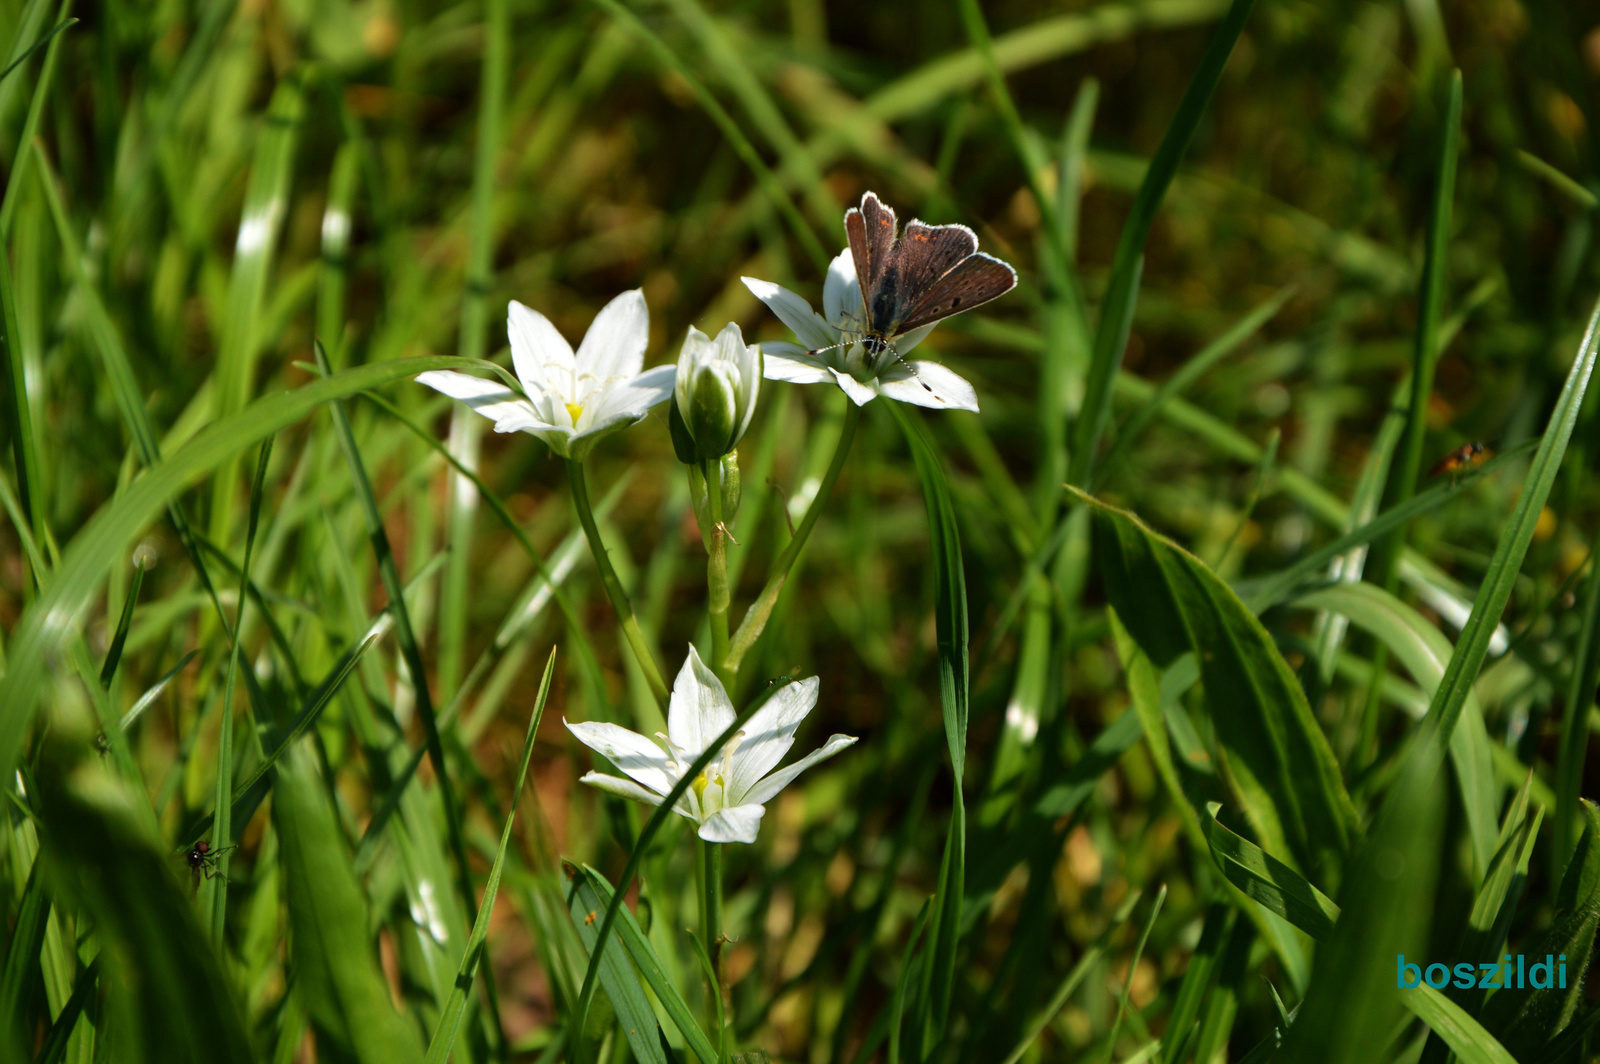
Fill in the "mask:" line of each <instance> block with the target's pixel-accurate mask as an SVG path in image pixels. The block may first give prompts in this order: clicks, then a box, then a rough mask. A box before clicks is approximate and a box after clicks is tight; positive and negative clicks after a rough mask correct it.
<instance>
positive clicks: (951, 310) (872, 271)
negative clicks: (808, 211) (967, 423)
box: [844, 192, 1017, 361]
mask: <svg viewBox="0 0 1600 1064" xmlns="http://www.w3.org/2000/svg"><path fill="white" fill-rule="evenodd" d="M844 228H845V234H846V235H847V236H848V237H849V239H850V257H851V259H852V260H854V262H855V267H856V279H857V281H858V282H859V283H860V285H861V307H862V317H863V320H862V322H861V337H860V342H861V344H862V346H863V347H865V348H866V350H867V353H868V354H869V355H870V356H872V357H873V359H874V361H876V360H877V358H878V356H880V355H882V354H883V353H884V352H886V351H893V350H894V341H895V339H896V338H897V337H900V336H904V335H905V334H907V333H909V332H912V331H914V330H916V329H921V328H923V327H925V326H931V325H933V324H934V323H935V322H938V321H942V320H943V319H945V318H948V317H950V316H951V315H954V314H959V313H961V312H962V311H964V310H971V309H972V308H973V307H976V306H980V305H982V304H984V303H987V302H989V301H990V300H991V299H997V298H999V297H1000V296H1002V295H1005V294H1006V293H1007V292H1009V291H1011V289H1012V288H1014V287H1015V286H1016V283H1017V272H1016V271H1015V270H1013V269H1012V268H1011V267H1010V266H1008V265H1006V264H1005V263H1004V262H1001V261H1000V260H999V259H997V258H995V257H994V256H992V255H985V254H983V253H982V252H980V251H979V250H978V238H977V236H976V235H975V234H974V233H973V232H972V230H971V229H968V228H967V227H966V226H964V225H926V224H924V223H923V222H920V221H912V222H910V223H909V224H908V225H907V226H906V227H905V231H904V232H903V233H901V232H898V225H897V223H896V220H895V213H894V211H893V209H891V208H889V207H886V206H884V205H883V203H882V202H881V201H880V200H879V199H878V197H877V194H876V193H872V192H868V193H867V194H866V195H864V196H862V197H861V206H860V207H852V208H851V209H850V210H848V211H846V212H845V216H844Z"/></svg>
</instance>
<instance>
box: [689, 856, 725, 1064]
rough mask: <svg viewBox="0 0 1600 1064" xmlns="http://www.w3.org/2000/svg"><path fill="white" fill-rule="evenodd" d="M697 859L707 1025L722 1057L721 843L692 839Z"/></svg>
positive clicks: (723, 1034)
mask: <svg viewBox="0 0 1600 1064" xmlns="http://www.w3.org/2000/svg"><path fill="white" fill-rule="evenodd" d="M694 845H695V856H696V857H697V859H698V863H697V867H696V869H695V871H696V873H697V875H696V876H695V878H696V879H697V880H698V881H699V886H700V935H701V937H702V938H704V939H705V946H706V951H707V952H708V953H709V954H710V955H711V971H712V986H711V994H712V999H711V1002H710V1007H709V1008H708V1009H707V1010H706V1013H707V1019H708V1021H709V1024H708V1025H709V1026H710V1027H712V1028H713V1029H715V1030H716V1032H717V1047H718V1051H719V1052H723V1053H724V1054H725V1052H726V1047H725V1045H724V1043H725V1041H726V1038H727V1018H726V1016H725V1015H724V1013H723V1002H722V997H723V994H722V844H721V843H720V842H707V841H706V840H704V839H701V838H696V839H695V840H694Z"/></svg>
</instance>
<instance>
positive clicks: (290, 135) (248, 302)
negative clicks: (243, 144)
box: [210, 69, 308, 543]
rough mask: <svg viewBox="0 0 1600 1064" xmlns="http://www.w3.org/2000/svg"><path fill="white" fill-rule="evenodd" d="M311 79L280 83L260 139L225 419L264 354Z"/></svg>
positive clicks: (230, 339) (220, 384) (224, 498)
mask: <svg viewBox="0 0 1600 1064" xmlns="http://www.w3.org/2000/svg"><path fill="white" fill-rule="evenodd" d="M307 80H308V75H307V74H306V72H305V71H304V70H303V69H296V70H294V71H292V72H291V73H290V74H289V76H288V77H286V78H284V80H283V81H282V82H280V83H279V84H278V87H277V89H276V90H274V92H273V94H272V102H271V103H270V104H268V106H267V114H266V118H265V120H264V121H263V123H262V128H261V131H260V133H258V134H257V137H256V145H255V156H254V158H253V160H252V161H251V164H250V185H249V187H248V188H247V189H246V190H245V194H244V213H243V214H242V215H241V216H240V219H239V231H238V236H237V238H236V239H235V242H234V258H233V272H232V274H230V276H229V278H228V300H227V316H226V317H225V318H224V319H223V326H222V338H221V342H220V349H219V350H218V352H217V369H216V391H215V392H214V393H213V401H214V403H215V404H216V416H217V418H218V419H220V420H226V419H228V418H230V417H232V416H233V415H234V414H235V413H237V412H238V411H240V410H242V409H244V406H245V404H246V403H248V402H249V401H250V390H251V388H252V387H253V386H254V384H255V367H256V359H257V356H258V355H259V353H260V351H261V345H262V340H263V337H262V336H261V322H262V308H263V306H264V305H265V303H266V298H267V281H268V279H269V277H270V276H271V274H272V261H273V252H274V249H275V248H276V247H277V243H278V232H279V230H280V229H281V228H282V226H283V219H284V216H285V215H286V214H287V213H288V205H289V182H290V179H291V178H292V177H293V175H294V158H295V142H296V139H297V136H298V133H299V129H300V119H301V116H302V115H303V114H304V113H305V105H306V101H305V93H306V81H307ZM236 476H237V466H236V465H235V464H234V463H233V462H225V463H223V465H222V466H221V468H220V469H219V470H218V471H217V477H216V480H214V481H213V482H212V490H211V532H210V535H211V538H212V539H213V540H215V541H216V542H217V543H227V542H228V529H229V524H230V522H231V521H232V520H233V513H234V510H235V506H234V498H233V493H234V485H235V478H236Z"/></svg>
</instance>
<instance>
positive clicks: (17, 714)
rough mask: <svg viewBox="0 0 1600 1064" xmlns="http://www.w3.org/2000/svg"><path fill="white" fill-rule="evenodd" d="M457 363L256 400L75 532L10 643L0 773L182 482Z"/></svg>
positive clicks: (416, 362) (355, 374)
mask: <svg viewBox="0 0 1600 1064" xmlns="http://www.w3.org/2000/svg"><path fill="white" fill-rule="evenodd" d="M459 366H460V359H457V358H455V357H453V356H451V357H439V356H433V357H426V358H410V359H401V360H397V361H392V362H385V363H382V364H379V365H370V366H362V367H359V368H357V369H352V370H346V371H344V372H342V373H339V374H337V375H335V376H332V377H330V378H327V379H325V380H321V381H317V382H315V383H313V384H309V385H307V386H306V387H304V388H300V389H298V390H296V391H292V392H282V393H278V394H276V395H271V396H267V397H266V398H263V399H258V400H257V401H256V402H254V403H252V404H250V406H248V407H246V408H245V409H244V410H243V411H241V412H240V413H239V414H238V415H237V416H236V417H234V418H233V419H231V420H230V421H227V422H217V423H214V424H212V425H209V426H207V427H206V428H205V429H203V430H201V431H200V432H199V433H197V434H195V436H194V438H193V439H191V440H190V441H189V442H188V443H187V444H185V445H184V446H183V447H182V448H180V449H179V450H177V451H175V452H174V453H173V454H172V455H170V456H169V457H167V458H166V459H164V460H162V461H161V462H159V463H158V464H157V465H156V466H154V467H153V468H151V469H150V470H148V471H147V472H146V473H145V475H144V476H142V477H140V478H139V479H138V480H136V481H134V482H133V483H132V484H131V485H129V486H128V488H127V489H126V490H124V491H122V492H120V493H119V494H118V495H117V496H116V497H115V498H113V499H112V500H111V501H110V502H109V503H108V504H107V505H106V506H104V507H102V508H101V510H100V511H99V512H97V513H96V514H95V515H94V517H93V518H91V519H90V520H89V521H88V523H87V524H85V525H84V526H83V528H82V529H80V530H79V532H78V534H77V535H76V536H74V537H73V538H72V541H71V542H70V543H69V544H68V546H67V548H66V550H65V552H64V553H63V556H62V559H61V565H60V566H59V567H58V568H57V570H56V572H55V575H54V576H53V578H52V579H51V582H50V585H49V587H48V588H46V589H45V591H44V593H43V594H41V595H40V596H39V598H38V599H37V600H35V602H34V603H33V605H31V606H30V607H29V608H28V609H27V611H26V612H25V613H24V614H23V615H22V617H21V619H20V621H19V622H18V624H17V625H16V627H15V628H14V629H13V633H12V641H11V645H10V646H9V647H8V648H7V649H8V651H9V653H8V659H9V665H10V667H9V670H8V671H7V673H6V675H5V676H4V677H3V678H0V702H3V703H4V704H5V706H6V713H5V714H4V715H0V778H7V779H9V778H10V776H11V773H12V772H14V771H15V770H16V767H17V758H18V756H19V755H20V753H21V751H22V746H23V740H24V737H25V736H26V734H27V730H28V726H29V724H30V723H31V721H32V719H33V711H34V709H35V707H37V705H38V703H39V699H40V698H41V697H42V696H43V694H44V691H45V688H46V685H47V683H48V676H49V667H48V662H49V661H50V660H52V659H54V658H57V657H59V656H60V654H61V651H62V648H63V647H64V646H65V645H66V642H67V640H68V639H69V638H71V636H72V634H73V633H74V632H75V631H77V630H78V627H79V625H81V623H82V620H83V617H84V616H85V613H86V611H87V610H88V609H89V606H90V604H91V602H92V600H93V597H94V595H95V593H96V591H97V590H98V589H99V587H100V584H101V582H102V581H103V580H104V579H105V578H106V575H107V573H108V572H109V571H110V569H111V566H112V565H114V564H116V561H117V559H119V558H124V557H126V556H127V551H128V548H129V547H130V546H131V545H132V543H133V541H134V539H135V538H136V537H137V536H138V535H139V533H140V532H141V531H142V530H143V529H144V528H145V527H146V525H148V524H149V522H150V521H151V520H152V519H154V518H155V517H156V516H157V515H158V514H160V513H161V512H162V511H163V510H164V509H165V508H166V507H167V505H168V504H169V503H170V502H171V501H172V500H173V499H175V498H177V496H178V494H179V493H180V492H181V491H183V490H184V489H185V488H187V487H189V486H190V485H192V484H194V483H195V482H196V481H198V480H199V479H200V478H201V477H203V476H204V475H205V474H207V473H209V472H210V471H212V470H213V469H215V468H217V466H218V465H220V464H221V463H222V462H223V461H224V460H226V459H227V458H230V457H233V456H234V455H237V454H239V453H240V452H241V451H243V450H244V449H245V448H247V447H249V446H250V445H251V444H254V443H259V442H260V441H261V440H264V439H265V438H266V437H268V436H270V435H272V434H273V433H275V432H278V431H280V430H281V429H283V428H285V427H286V426H288V425H292V424H294V423H295V422H296V421H299V420H300V419H301V418H303V417H305V416H306V415H307V414H309V413H311V412H312V411H314V410H316V409H317V408H318V407H319V406H321V405H323V404H324V403H327V402H329V401H330V400H332V399H335V398H343V397H346V396H350V395H355V394H357V393H359V392H361V391H363V390H365V389H367V388H371V387H377V386H379V385H382V384H385V383H388V382H391V381H396V380H403V379H406V378H408V377H411V376H414V375H416V374H418V373H422V372H425V371H427V370H433V369H451V368H457V367H459Z"/></svg>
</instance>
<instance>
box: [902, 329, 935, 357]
mask: <svg viewBox="0 0 1600 1064" xmlns="http://www.w3.org/2000/svg"><path fill="white" fill-rule="evenodd" d="M938 324H939V323H938V322H936V321H932V322H929V323H928V324H926V325H924V326H922V327H921V328H920V329H912V330H911V331H910V332H908V333H901V334H900V335H899V336H896V337H895V338H894V349H895V350H896V351H898V352H900V357H901V358H904V357H905V356H906V355H909V354H910V353H911V349H912V348H913V347H916V346H917V345H918V344H920V343H921V342H922V341H924V340H926V339H927V338H928V334H929V333H931V332H933V330H934V327H935V326H937V325H938Z"/></svg>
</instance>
